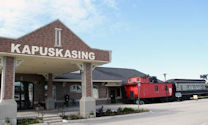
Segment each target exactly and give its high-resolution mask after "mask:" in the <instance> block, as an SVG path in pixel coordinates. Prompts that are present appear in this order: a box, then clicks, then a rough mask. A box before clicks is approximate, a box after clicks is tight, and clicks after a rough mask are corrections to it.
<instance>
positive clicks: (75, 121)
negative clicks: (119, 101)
mask: <svg viewBox="0 0 208 125" xmlns="http://www.w3.org/2000/svg"><path fill="white" fill-rule="evenodd" d="M149 113H153V112H152V111H149V112H143V113H133V114H124V115H115V116H103V117H96V118H89V119H80V120H66V122H63V124H67V123H80V122H85V121H96V120H106V119H112V118H123V117H130V116H137V115H144V114H149Z"/></svg>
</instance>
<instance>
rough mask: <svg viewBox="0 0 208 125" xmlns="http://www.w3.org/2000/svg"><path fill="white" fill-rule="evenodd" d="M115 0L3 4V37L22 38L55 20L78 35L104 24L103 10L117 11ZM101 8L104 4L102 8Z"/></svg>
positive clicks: (11, 1)
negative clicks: (106, 8)
mask: <svg viewBox="0 0 208 125" xmlns="http://www.w3.org/2000/svg"><path fill="white" fill-rule="evenodd" d="M113 1H114V0H105V1H104V2H102V3H96V1H95V0H29V1H28V0H0V36H7V37H19V36H21V35H24V34H25V33H27V32H30V31H32V30H34V29H36V28H38V27H40V26H42V25H45V24H47V23H49V22H51V21H53V20H55V19H60V20H61V21H63V22H64V23H65V24H66V25H68V26H69V27H70V28H72V29H73V30H76V31H78V32H86V31H87V30H89V29H91V28H94V27H96V26H97V25H100V24H103V23H104V21H105V19H107V17H106V16H105V14H104V13H103V12H102V9H101V8H100V5H102V7H103V8H105V6H106V7H111V8H116V3H115V1H114V2H113ZM98 4H100V5H99V6H98Z"/></svg>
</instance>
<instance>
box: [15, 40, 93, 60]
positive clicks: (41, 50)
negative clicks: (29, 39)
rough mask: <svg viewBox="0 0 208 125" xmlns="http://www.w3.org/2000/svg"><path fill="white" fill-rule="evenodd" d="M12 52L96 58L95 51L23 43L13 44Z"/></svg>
mask: <svg viewBox="0 0 208 125" xmlns="http://www.w3.org/2000/svg"><path fill="white" fill-rule="evenodd" d="M11 52H12V53H18V54H28V55H41V56H52V57H53V56H56V57H63V58H73V59H86V60H88V59H89V60H95V53H94V52H85V51H78V50H72V51H70V50H68V49H67V50H64V49H58V48H56V49H55V48H47V47H39V46H29V45H23V46H22V45H21V44H14V43H12V44H11Z"/></svg>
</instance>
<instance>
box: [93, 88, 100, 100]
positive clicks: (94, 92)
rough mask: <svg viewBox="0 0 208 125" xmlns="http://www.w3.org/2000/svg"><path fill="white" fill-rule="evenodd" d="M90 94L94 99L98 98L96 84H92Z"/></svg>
mask: <svg viewBox="0 0 208 125" xmlns="http://www.w3.org/2000/svg"><path fill="white" fill-rule="evenodd" d="M92 96H93V97H94V98H95V99H98V98H99V93H98V86H96V85H93V89H92Z"/></svg>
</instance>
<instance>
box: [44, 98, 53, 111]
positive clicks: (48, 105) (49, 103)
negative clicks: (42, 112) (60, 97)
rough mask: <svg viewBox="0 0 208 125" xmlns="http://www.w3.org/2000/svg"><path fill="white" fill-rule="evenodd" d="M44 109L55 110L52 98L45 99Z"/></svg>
mask: <svg viewBox="0 0 208 125" xmlns="http://www.w3.org/2000/svg"><path fill="white" fill-rule="evenodd" d="M46 109H48V110H50V109H55V101H54V99H53V98H48V99H46Z"/></svg>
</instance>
